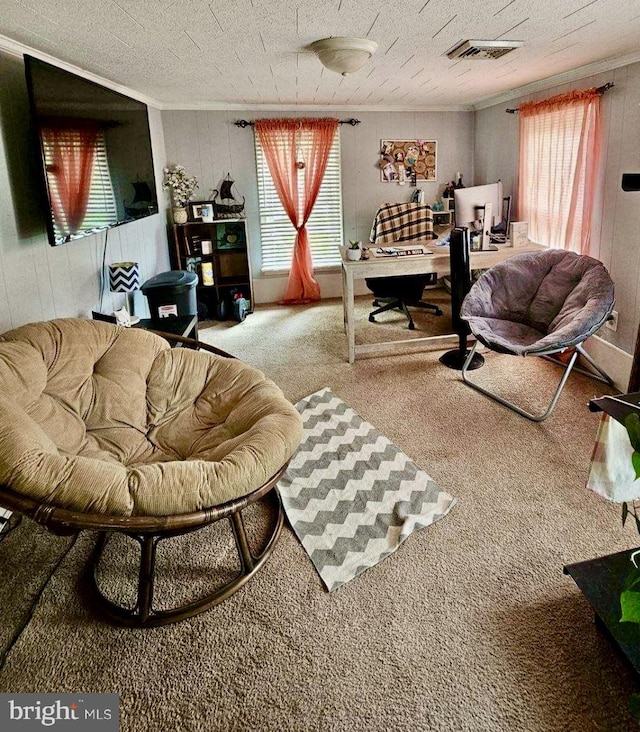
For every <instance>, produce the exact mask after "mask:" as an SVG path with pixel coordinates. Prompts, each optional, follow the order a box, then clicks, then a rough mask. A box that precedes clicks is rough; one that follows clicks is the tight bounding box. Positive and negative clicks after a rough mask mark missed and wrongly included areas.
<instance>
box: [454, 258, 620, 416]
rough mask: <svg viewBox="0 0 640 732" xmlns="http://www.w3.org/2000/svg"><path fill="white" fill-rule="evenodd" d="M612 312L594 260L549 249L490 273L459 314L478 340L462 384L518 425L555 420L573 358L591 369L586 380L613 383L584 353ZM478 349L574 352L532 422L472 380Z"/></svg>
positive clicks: (604, 277)
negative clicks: (516, 418) (518, 419)
mask: <svg viewBox="0 0 640 732" xmlns="http://www.w3.org/2000/svg"><path fill="white" fill-rule="evenodd" d="M613 304H614V287H613V282H612V281H611V277H610V276H609V273H608V272H607V270H606V269H605V267H604V265H603V264H602V263H601V262H599V261H598V260H596V259H593V258H592V257H588V256H585V255H580V254H575V253H574V252H569V251H565V250H561V249H546V250H543V251H540V252H527V253H524V254H517V255H515V256H513V257H511V258H509V259H507V260H505V261H503V262H500V263H499V264H496V265H494V266H493V267H491V268H490V269H488V270H487V271H486V272H485V273H484V274H482V275H481V276H480V278H479V279H478V280H477V281H476V282H475V283H474V284H473V286H472V287H471V289H470V290H469V292H468V293H467V295H466V297H465V299H464V300H463V302H462V306H461V309H460V317H461V318H462V320H464V321H466V322H467V324H468V326H469V329H470V330H471V333H472V335H473V336H474V337H475V339H476V341H475V343H474V345H473V348H471V349H470V351H469V354H468V356H467V358H466V360H465V363H464V365H463V367H462V378H463V380H464V382H465V383H466V384H468V385H469V386H471V387H472V388H474V389H476V390H477V391H479V392H481V393H482V394H484V395H485V396H488V397H490V398H491V399H494V400H495V401H497V402H499V403H500V404H503V405H504V406H506V407H508V408H509V409H512V410H513V411H514V412H517V413H518V414H521V415H522V416H523V417H526V418H527V419H530V420H532V421H534V422H542V421H543V420H544V419H546V418H547V417H548V416H549V415H550V414H551V413H552V412H553V410H554V408H555V406H556V403H557V401H558V398H559V397H560V393H561V392H562V389H563V387H564V385H565V383H566V381H567V378H568V377H569V374H570V373H571V370H572V369H573V368H574V364H575V363H576V359H577V358H578V355H580V356H582V357H583V358H584V359H585V360H586V361H587V362H588V363H589V364H591V366H592V367H593V369H595V372H594V371H591V370H589V371H588V372H586V373H588V375H590V376H592V377H594V378H597V379H599V380H601V381H605V382H606V383H608V384H612V383H613V382H612V380H611V378H610V377H609V376H608V375H607V374H606V372H605V371H604V370H603V369H602V368H601V367H600V366H598V364H597V363H596V362H595V361H594V360H593V358H592V357H591V356H590V355H589V354H588V353H587V352H586V351H585V350H584V349H583V347H582V343H583V342H584V341H585V340H586V339H587V338H589V336H591V335H593V334H594V333H595V332H596V331H597V330H598V329H599V328H600V327H601V326H602V325H603V324H604V322H605V321H606V320H607V319H608V318H609V316H610V314H611V311H612V309H613ZM478 343H482V344H484V345H485V346H487V348H489V349H491V350H492V351H497V352H498V353H504V354H510V355H513V356H545V357H548V356H551V355H553V354H558V353H561V352H563V351H566V350H567V349H573V351H572V352H571V356H570V358H569V360H568V363H567V364H566V368H565V370H564V373H563V374H562V377H561V379H560V383H559V384H558V387H557V389H556V391H555V393H554V395H553V397H552V399H551V402H550V403H549V405H548V407H547V409H546V410H545V411H544V412H543V413H542V414H540V415H534V414H532V413H530V412H528V411H526V410H524V409H522V408H521V407H519V406H516V405H515V404H513V403H512V402H510V401H508V400H506V399H504V398H502V397H501V396H498V395H497V394H495V393H494V392H491V391H489V390H488V389H485V388H484V387H481V386H479V385H478V384H477V383H474V382H472V381H471V380H470V379H469V376H468V370H469V365H470V364H471V361H472V359H473V356H474V354H475V352H476V349H477V347H478Z"/></svg>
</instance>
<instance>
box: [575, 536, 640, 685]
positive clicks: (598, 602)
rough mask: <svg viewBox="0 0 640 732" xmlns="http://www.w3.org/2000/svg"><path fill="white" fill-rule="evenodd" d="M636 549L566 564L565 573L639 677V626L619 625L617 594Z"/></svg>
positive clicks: (601, 628)
mask: <svg viewBox="0 0 640 732" xmlns="http://www.w3.org/2000/svg"><path fill="white" fill-rule="evenodd" d="M634 551H636V550H635V549H629V550H627V551H624V552H618V553H617V554H610V555H609V556H606V557H599V558H598V559H589V560H588V561H586V562H577V563H576V564H568V565H567V566H566V567H565V568H564V573H565V574H568V575H569V576H570V577H571V578H572V579H573V581H574V582H575V583H576V585H577V586H578V588H579V589H580V591H581V592H582V594H583V595H584V596H585V598H586V599H587V600H588V602H589V604H590V605H591V607H592V608H593V611H594V613H595V619H596V624H597V626H598V627H599V628H600V630H601V631H602V632H603V633H604V635H606V636H607V638H609V640H610V641H611V643H612V644H613V646H614V647H615V648H616V649H617V650H618V651H619V653H620V654H621V655H622V658H623V659H624V660H625V661H626V662H627V663H628V665H629V666H630V667H631V669H632V670H633V671H634V672H635V673H636V674H637V675H638V676H639V677H640V624H638V623H626V622H625V623H621V622H620V615H621V610H620V593H621V592H622V587H623V585H624V580H625V578H626V576H627V575H628V574H629V572H631V570H632V569H633V564H632V563H631V561H630V557H631V555H632V554H633V552H634Z"/></svg>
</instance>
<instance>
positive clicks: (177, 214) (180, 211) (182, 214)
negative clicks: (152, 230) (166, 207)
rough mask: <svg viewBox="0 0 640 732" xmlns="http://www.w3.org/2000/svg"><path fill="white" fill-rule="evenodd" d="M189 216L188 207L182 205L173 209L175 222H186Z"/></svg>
mask: <svg viewBox="0 0 640 732" xmlns="http://www.w3.org/2000/svg"><path fill="white" fill-rule="evenodd" d="M188 218H189V217H188V216H187V209H186V208H183V207H180V208H174V209H173V223H174V224H186V223H187V219H188Z"/></svg>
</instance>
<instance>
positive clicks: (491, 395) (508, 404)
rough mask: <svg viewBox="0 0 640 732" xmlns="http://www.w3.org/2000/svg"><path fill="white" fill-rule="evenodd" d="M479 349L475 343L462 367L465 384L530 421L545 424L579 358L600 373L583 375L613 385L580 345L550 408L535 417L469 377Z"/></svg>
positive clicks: (543, 355)
mask: <svg viewBox="0 0 640 732" xmlns="http://www.w3.org/2000/svg"><path fill="white" fill-rule="evenodd" d="M477 347H478V341H475V343H474V344H473V348H471V350H470V351H469V353H468V355H467V358H466V360H465V362H464V366H463V367H462V379H463V381H464V383H465V384H467V385H468V386H470V387H471V388H472V389H475V390H476V391H479V392H480V393H481V394H484V395H485V396H488V397H489V398H490V399H493V400H494V401H496V402H499V403H500V404H502V405H504V406H505V407H508V408H509V409H511V410H513V411H514V412H517V413H518V414H520V415H522V416H523V417H526V418H527V419H530V420H531V421H532V422H544V420H545V419H546V418H547V417H549V416H550V415H551V413H552V412H553V410H554V409H555V407H556V404H557V403H558V399H559V398H560V394H561V393H562V390H563V389H564V385H565V384H566V383H567V379H568V378H569V374H570V373H571V371H572V370H573V367H574V365H575V363H576V360H577V358H578V356H579V355H580V356H582V357H583V358H584V359H585V360H586V361H588V362H589V363H590V364H591V365H592V366H593V368H594V369H596V371H597V372H598V373H597V374H594V373H591V372H588V371H584V370H581V373H584V374H586V375H587V376H590V377H591V378H593V379H597V380H598V381H603V382H605V383H606V384H609V385H610V386H612V385H613V380H612V379H611V377H610V376H609V375H608V374H607V373H606V372H605V371H604V370H603V369H602V368H600V366H598V364H596V362H595V361H594V360H593V359H592V358H591V356H589V354H588V353H587V352H586V351H585V350H584V349H583V348H582V344H579V345H577V346H575V347H574V351H573V353H572V354H571V358H570V360H569V362H568V363H567V365H566V368H565V370H564V372H563V374H562V376H561V378H560V382H559V383H558V386H557V388H556V390H555V392H554V394H553V396H552V398H551V401H550V402H549V406H548V407H547V408H546V410H545V411H544V412H543V413H542V414H540V415H535V414H531V412H527V411H526V410H524V409H522V408H521V407H519V406H517V405H516V404H514V403H513V402H510V401H508V400H507V399H504V398H503V397H501V396H498V395H497V394H495V393H494V392H492V391H489V390H488V389H485V388H483V387H482V386H479V385H478V384H474V383H473V382H472V381H471V380H470V379H469V377H468V375H467V372H468V371H469V369H470V365H471V362H472V360H473V356H474V354H475V352H476V348H477ZM554 353H558V351H554ZM536 355H539V356H542V357H543V358H547V357H548V356H550V355H551V354H544V353H540V354H536ZM554 362H555V363H558V364H560V365H562V364H561V362H559V361H557V360H555V359H554ZM577 370H578V369H576V371H577Z"/></svg>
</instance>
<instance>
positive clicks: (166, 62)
mask: <svg viewBox="0 0 640 732" xmlns="http://www.w3.org/2000/svg"><path fill="white" fill-rule="evenodd" d="M0 34H1V35H3V36H4V37H5V39H9V40H12V41H15V42H17V43H19V44H24V45H26V46H28V47H29V48H31V49H34V50H35V51H38V52H41V53H42V54H48V55H50V56H53V57H54V58H56V59H59V60H60V61H64V62H66V63H68V64H73V65H74V66H76V67H79V68H80V69H83V70H85V71H87V72H91V73H93V74H95V75H97V76H99V77H102V78H103V79H106V80H109V81H111V82H113V83H114V84H117V85H120V86H123V87H126V88H128V89H130V90H133V91H135V92H137V93H138V94H140V95H144V96H145V97H147V98H148V99H149V100H155V101H156V102H158V103H159V105H160V106H161V107H172V106H177V107H198V106H201V107H203V108H224V107H236V108H242V107H251V106H253V105H267V106H269V107H271V108H277V105H284V106H287V107H291V106H292V105H304V106H305V107H308V106H310V105H318V106H320V105H334V106H336V107H341V108H345V107H346V108H349V107H354V108H355V107H361V108H369V109H374V108H382V109H386V110H393V109H447V108H451V109H453V108H458V109H459V108H464V107H471V106H473V105H478V104H480V105H482V104H483V102H486V100H488V99H491V98H493V97H496V96H499V95H504V94H505V93H507V92H509V91H510V90H513V89H516V88H520V87H523V86H526V85H530V84H533V83H535V82H538V81H540V80H542V79H547V78H549V77H552V76H555V75H558V74H565V73H566V72H569V71H571V70H574V69H577V68H581V67H584V66H588V65H594V64H595V67H593V68H596V69H597V68H598V64H600V65H601V66H603V67H605V66H606V65H609V66H615V65H619V64H616V63H612V62H614V61H615V60H616V59H618V60H622V61H623V62H628V61H629V60H630V59H633V60H635V58H634V56H635V55H636V54H637V56H638V60H640V3H639V2H638V0H396V1H395V2H390V1H389V0H309V1H306V0H297V1H296V0H225V1H224V2H223V1H221V0H213V2H208V1H207V0H46V1H44V0H0ZM344 35H353V36H358V37H367V38H370V39H372V40H374V41H376V42H377V43H378V46H379V48H378V52H377V53H376V54H375V55H374V56H373V58H372V59H371V60H370V61H369V63H368V64H367V65H366V66H365V67H364V68H363V69H362V70H361V71H358V72H356V73H354V74H352V75H350V76H347V77H342V76H340V75H338V74H335V73H333V72H330V71H328V70H326V69H324V68H323V67H322V65H321V64H320V62H319V61H318V59H317V58H316V56H315V55H314V54H313V53H310V52H309V51H307V50H306V47H307V46H308V44H310V43H312V42H313V41H315V40H318V39H320V38H326V37H328V36H344ZM466 39H481V40H519V41H524V45H523V46H522V47H521V48H519V49H516V50H515V51H512V52H511V53H508V54H507V55H505V56H504V57H502V58H500V59H499V60H497V61H492V60H450V59H449V58H447V56H446V52H447V51H448V50H449V49H450V48H451V47H452V46H454V45H456V44H457V43H458V42H460V41H463V40H466ZM4 45H5V47H6V41H5V44H4ZM0 46H2V43H0Z"/></svg>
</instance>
